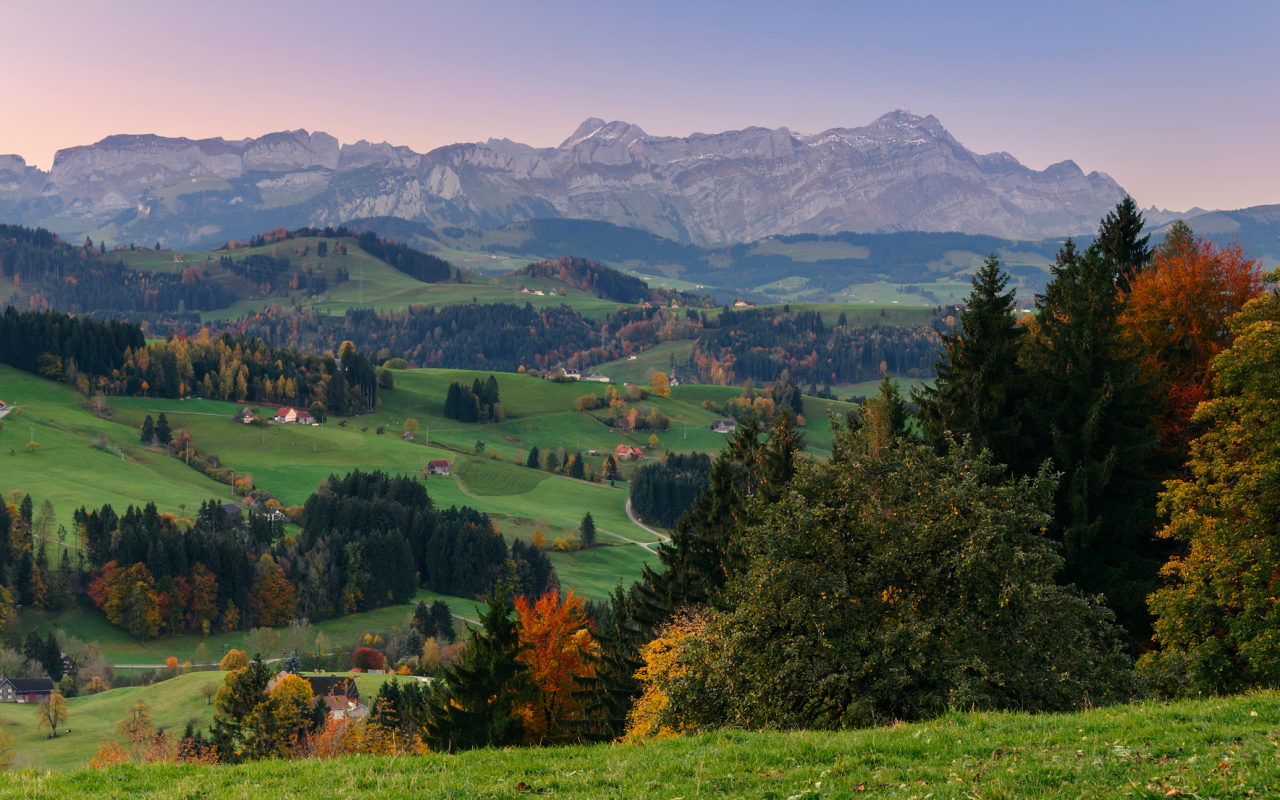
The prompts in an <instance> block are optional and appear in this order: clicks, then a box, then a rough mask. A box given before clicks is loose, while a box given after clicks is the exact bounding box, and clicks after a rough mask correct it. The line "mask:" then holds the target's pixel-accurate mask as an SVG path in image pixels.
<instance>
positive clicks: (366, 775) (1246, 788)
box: [0, 692, 1280, 800]
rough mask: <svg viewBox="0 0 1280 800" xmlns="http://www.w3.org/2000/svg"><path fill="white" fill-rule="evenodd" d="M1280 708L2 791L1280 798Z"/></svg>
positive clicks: (275, 764)
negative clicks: (1278, 763) (1278, 793)
mask: <svg viewBox="0 0 1280 800" xmlns="http://www.w3.org/2000/svg"><path fill="white" fill-rule="evenodd" d="M1278 747H1280V696H1277V694H1276V693H1275V692H1266V693H1262V694H1257V695H1253V696H1243V697H1235V698H1230V699H1226V700H1223V699H1217V698H1215V699H1205V700H1193V701H1186V702H1181V703H1174V704H1159V703H1146V704H1138V705H1133V706H1115V707H1111V708H1101V709H1096V710H1092V711H1087V712H1083V713H1076V714H1043V715H1031V714H1023V713H1002V714H995V713H974V712H970V713H952V714H948V715H946V716H944V717H942V718H940V719H937V720H934V721H931V722H925V723H916V724H909V725H897V726H894V727H891V728H874V729H870V730H860V731H847V732H841V733H818V732H792V733H753V732H746V731H720V732H715V733H707V734H703V735H699V736H689V737H682V738H677V739H668V740H665V741H656V742H650V743H647V744H641V745H596V746H581V747H566V748H559V749H516V750H506V751H503V750H481V751H474V752H467V753H462V754H459V755H429V756H417V757H404V756H401V757H397V758H389V757H377V758H375V757H348V758H343V759H336V760H332V761H265V762H258V763H253V764H246V765H241V766H235V767H216V768H209V767H187V766H159V767H135V766H127V767H117V768H113V769H110V770H103V771H96V770H83V771H78V772H66V773H58V772H49V771H38V770H22V771H14V772H10V773H8V774H6V775H3V776H0V793H3V794H4V795H5V796H8V797H15V798H28V797H30V798H35V797H59V798H68V800H74V799H75V798H90V797H92V798H117V797H129V798H197V797H198V798H207V799H208V800H216V799H217V798H232V797H235V798H241V797H308V798H336V797H347V796H354V795H359V796H370V797H379V798H421V797H488V798H516V797H523V796H528V795H531V794H545V795H548V796H551V795H554V796H556V797H563V798H635V797H646V798H649V797H651V798H663V799H664V800H667V799H669V798H692V797H695V796H702V795H708V796H721V797H760V798H779V799H780V798H788V799H789V800H798V799H799V798H805V799H806V800H817V798H838V797H879V798H895V799H897V798H900V799H901V800H909V798H915V799H916V800H924V799H925V798H930V799H931V800H943V799H944V798H954V799H955V800H960V799H961V798H964V799H965V800H974V799H976V800H1012V798H1072V799H1073V800H1074V798H1081V797H1084V798H1112V797H1131V798H1161V797H1198V798H1210V797H1212V798H1219V799H1220V800H1225V798H1228V797H1231V798H1235V797H1275V796H1276V794H1277V792H1278V791H1280V767H1278V766H1277V758H1278V757H1280V752H1278V750H1277V748H1278Z"/></svg>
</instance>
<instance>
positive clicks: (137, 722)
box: [116, 700, 156, 744]
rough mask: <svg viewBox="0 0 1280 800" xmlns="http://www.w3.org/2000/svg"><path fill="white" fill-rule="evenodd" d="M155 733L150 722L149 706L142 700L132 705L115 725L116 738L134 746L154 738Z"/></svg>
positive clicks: (153, 725)
mask: <svg viewBox="0 0 1280 800" xmlns="http://www.w3.org/2000/svg"><path fill="white" fill-rule="evenodd" d="M155 732H156V726H155V723H153V722H152V721H151V706H149V705H147V704H146V702H145V701H142V700H139V701H138V702H136V703H134V704H133V708H130V709H129V711H128V712H127V713H126V714H125V716H124V719H122V720H120V721H119V722H117V723H116V736H119V737H121V738H122V739H124V740H125V741H126V742H130V743H134V744H136V743H139V742H142V741H144V740H146V739H148V738H150V737H151V736H154V735H155Z"/></svg>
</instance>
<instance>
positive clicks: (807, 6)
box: [0, 0, 1280, 211]
mask: <svg viewBox="0 0 1280 800" xmlns="http://www.w3.org/2000/svg"><path fill="white" fill-rule="evenodd" d="M0 28H3V29H5V31H6V33H5V36H4V37H3V39H4V45H3V46H0V74H2V75H4V76H6V78H5V80H4V82H3V86H2V87H0V109H4V110H3V111H2V112H0V154H3V153H16V154H18V155H21V156H23V157H24V158H26V159H27V162H28V163H30V164H35V165H38V166H40V167H41V168H44V169H48V168H49V167H50V166H51V164H52V163H53V158H54V154H55V152H56V151H57V150H58V149H61V148H64V147H70V146H74V145H81V144H89V143H92V142H95V141H98V140H99V139H102V138H104V137H106V136H109V135H112V134H119V133H154V134H159V135H163V136H186V137H188V138H205V137H214V136H222V137H224V138H227V139H239V138H244V137H256V136H260V135H262V134H265V133H269V132H272V131H278V130H286V129H288V130H292V129H297V128H305V129H307V130H310V131H316V130H322V131H326V132H328V133H330V134H332V135H334V136H336V137H337V138H338V139H339V140H341V141H342V142H354V141H357V140H360V139H368V140H370V141H374V142H377V141H384V140H385V141H389V142H391V143H393V144H397V145H408V146H409V147H411V148H413V149H414V150H416V151H418V152H425V151H428V150H430V149H432V148H435V147H440V146H443V145H447V144H452V143H454V142H460V141H461V142H466V141H482V140H485V139H488V138H490V137H492V138H499V139H500V138H509V139H512V140H515V141H519V142H525V143H528V144H532V145H535V146H554V145H557V144H559V143H560V142H561V141H563V140H564V139H565V138H566V137H568V135H569V134H570V133H571V132H572V131H573V130H574V129H575V128H576V127H577V126H578V124H579V123H581V122H582V121H583V120H584V119H586V118H588V117H601V118H604V119H606V120H615V119H621V120H626V121H628V122H632V123H634V124H636V125H639V126H640V127H641V128H643V129H644V130H645V131H647V132H648V133H650V134H653V135H667V136H685V135H688V134H690V133H694V132H703V133H710V132H718V131H723V130H734V129H741V128H745V127H748V126H753V125H754V126H764V127H769V128H777V127H783V126H785V127H787V128H790V129H791V130H792V131H795V132H801V133H816V132H819V131H822V130H825V129H827V128H832V127H855V126H858V125H865V124H867V123H869V122H871V121H872V120H874V119H875V118H877V117H879V116H880V115H881V114H884V113H886V112H888V111H891V110H893V109H895V108H901V107H903V106H904V104H905V106H906V107H907V108H909V109H910V110H911V111H912V113H915V114H920V115H922V116H923V115H929V114H932V115H933V116H935V117H937V118H938V119H939V120H940V121H941V122H942V124H943V125H944V126H945V127H946V128H947V129H948V130H949V131H950V132H951V133H952V135H954V136H955V137H956V138H957V139H959V140H960V141H961V142H963V143H964V144H965V146H966V147H968V148H969V149H971V150H973V151H975V152H978V153H989V152H995V151H1006V152H1008V153H1011V154H1012V155H1014V156H1015V157H1016V158H1017V159H1018V160H1019V161H1021V162H1022V163H1023V164H1026V165H1027V166H1029V167H1032V168H1033V169H1043V168H1044V167H1046V166H1048V165H1050V164H1053V163H1056V162H1058V161H1063V160H1066V159H1070V160H1073V161H1075V162H1076V163H1077V164H1079V165H1080V167H1081V168H1082V169H1084V170H1085V171H1086V172H1090V171H1093V170H1098V171H1100V172H1105V173H1107V174H1109V175H1111V177H1112V178H1114V179H1115V180H1116V181H1118V182H1119V183H1120V185H1121V186H1123V187H1125V188H1126V189H1127V190H1128V191H1129V192H1130V193H1131V194H1132V195H1133V196H1134V197H1135V199H1137V201H1138V202H1139V203H1140V204H1141V205H1142V206H1144V207H1149V206H1151V205H1155V206H1157V207H1159V208H1167V209H1171V210H1176V211H1183V210H1187V209H1189V208H1191V207H1193V206H1199V207H1202V208H1224V209H1228V208H1241V207H1245V206H1251V205H1262V204H1271V203H1280V56H1278V55H1277V51H1278V49H1280V48H1278V46H1280V3H1277V2H1275V0H1267V1H1266V2H1248V3H1246V2H1230V1H1229V0H1227V1H1224V0H1219V2H1215V3H1205V2H1178V1H1176V0H1166V1H1165V2H1148V1H1147V0H1133V1H1131V2H1118V1H1117V0H1112V2H1106V3H1102V2H1091V1H1090V0H1075V1H1074V2H1070V3H1065V2H1059V3H1028V2H1025V0H1023V1H1022V2H970V3H956V2H954V1H953V0H952V1H950V2H933V0H917V1H916V2H913V3H884V2H874V3H872V2H860V1H858V0H846V2H830V3H828V2H803V1H802V0H793V2H790V3H777V2H769V3H765V2H757V1H756V0H739V1H738V2H699V0H685V1H684V2H666V0H646V1H645V2H635V1H634V0H632V2H625V3H624V2H609V1H608V0H606V1H605V2H600V0H594V1H593V2H554V3H550V2H549V3H539V2H530V1H526V2H516V1H515V0H468V2H465V3H463V2H457V3H435V2H375V1H374V0H362V2H347V3H337V2H328V0H313V1H312V2H306V3H301V2H278V1H276V0H256V2H240V1H239V0H219V2H189V1H185V0H169V2H155V3H152V2H119V3H100V2H63V1H61V0H42V2H40V3H31V2H26V1H25V0H0Z"/></svg>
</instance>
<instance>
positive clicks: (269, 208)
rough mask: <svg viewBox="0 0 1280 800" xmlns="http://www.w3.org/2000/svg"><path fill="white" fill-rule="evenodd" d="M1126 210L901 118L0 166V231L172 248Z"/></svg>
mask: <svg viewBox="0 0 1280 800" xmlns="http://www.w3.org/2000/svg"><path fill="white" fill-rule="evenodd" d="M1124 196H1125V191H1124V189H1123V188H1122V187H1120V186H1119V184H1117V183H1116V182H1115V181H1114V180H1113V179H1112V178H1111V177H1110V176H1108V175H1106V174H1105V173H1102V172H1098V171H1093V172H1090V173H1087V174H1086V173H1085V172H1084V171H1083V170H1082V169H1080V167H1079V166H1078V165H1077V164H1076V163H1075V162H1074V161H1071V160H1064V161H1061V162H1058V163H1057V164H1053V165H1050V166H1048V167H1046V168H1045V169H1044V170H1039V171H1037V170H1032V169H1030V168H1029V167H1026V166H1024V165H1023V164H1021V163H1020V162H1019V161H1018V160H1017V159H1016V158H1015V157H1014V156H1012V155H1011V154H1009V153H1007V152H996V153H988V154H977V153H973V152H972V151H970V150H968V149H967V148H965V147H964V146H963V144H961V143H960V141H959V140H958V139H956V137H955V136H953V135H952V134H951V133H950V132H949V131H948V130H947V129H946V128H945V127H944V126H943V125H942V123H941V122H940V121H939V120H938V119H937V118H936V117H934V116H932V115H930V116H925V117H919V116H915V115H912V114H909V113H907V112H903V111H893V112H890V113H888V114H885V115H883V116H881V117H880V118H878V119H877V120H874V121H873V122H872V123H870V124H869V125H866V126H861V127H853V128H847V127H833V128H828V129H826V130H824V131H821V132H819V133H816V134H811V135H806V134H797V133H793V132H792V131H791V130H790V129H788V128H785V127H782V128H775V129H769V128H763V127H748V128H744V129H742V130H734V131H722V132H720V133H712V134H704V133H694V134H690V135H689V136H684V137H677V136H652V135H650V134H648V133H646V132H645V131H644V129H642V128H641V127H640V126H638V125H635V124H633V123H630V122H625V121H621V120H613V121H605V120H603V119H600V118H596V117H592V118H589V119H587V120H584V121H583V122H582V124H580V125H579V126H578V127H577V128H576V129H575V130H574V132H573V133H572V134H571V135H570V136H569V137H568V138H566V139H565V140H564V141H563V142H561V143H560V144H559V145H558V146H556V147H542V148H539V147H533V146H531V145H527V144H522V143H519V142H514V141H511V140H509V139H500V140H498V139H489V140H488V141H485V142H472V143H457V144H452V145H445V146H443V147H438V148H435V149H433V150H431V151H429V152H427V153H416V152H414V151H413V150H412V149H411V148H408V147H404V146H396V145H391V144H389V143H387V142H380V143H376V144H375V143H372V142H369V141H366V140H360V141H358V142H355V143H351V144H342V143H340V142H339V141H338V140H337V139H336V138H335V137H333V136H330V135H329V134H327V133H324V132H321V131H316V132H309V131H307V130H305V129H298V130H293V131H280V132H275V133H269V134H266V135H264V136H260V137H257V138H245V139H240V140H226V139H222V138H211V139H187V138H181V137H179V138H170V137H161V136H156V135H153V134H118V135H114V136H109V137H106V138H104V139H102V140H100V141H99V142H95V143H94V144H91V145H78V146H74V147H69V148H64V149H62V150H59V151H58V153H57V155H56V157H55V160H54V164H53V166H52V168H51V170H50V171H49V172H43V171H41V170H38V169H36V168H34V167H30V166H27V165H26V163H25V161H24V160H23V159H22V158H21V157H18V156H0V219H2V220H4V221H8V222H16V223H22V224H47V226H49V227H51V229H55V230H58V231H59V232H61V233H66V234H84V233H93V232H95V231H97V232H99V235H104V234H108V235H110V236H112V237H113V238H115V240H117V241H129V240H139V241H147V240H150V239H151V238H153V237H154V238H158V239H161V240H164V241H166V242H173V243H174V244H178V245H183V246H192V245H197V244H206V243H211V242H214V241H217V240H219V239H221V240H223V241H225V240H226V239H230V238H237V237H241V236H247V235H248V234H250V233H252V232H255V231H257V230H262V229H265V228H269V227H274V226H277V225H287V226H297V225H304V224H309V225H326V224H328V225H334V224H340V223H342V222H345V221H348V220H352V219H358V218H363V217H375V216H391V217H399V218H402V219H406V220H410V221H415V222H424V223H429V224H433V225H465V226H470V227H493V226H496V225H502V224H507V223H510V222H519V221H524V220H528V219H534V218H545V217H564V218H578V219H595V220H600V221H606V222H613V223H615V224H620V225H625V226H629V227H636V228H640V229H643V230H647V231H650V232H653V233H656V234H659V235H662V236H666V237H669V238H673V239H676V240H679V241H685V242H692V243H698V244H714V243H717V242H732V241H753V240H757V239H761V238H764V237H766V236H770V235H777V234H783V235H786V234H797V233H822V234H825V233H833V232H839V231H853V232H884V231H896V230H921V231H939V232H945V231H962V232H966V233H979V234H989V235H995V236H1001V237H1005V238H1011V239H1039V238H1044V237H1051V236H1062V235H1070V234H1082V233H1091V232H1092V231H1093V230H1094V229H1095V228H1096V226H1097V221H1098V219H1100V218H1101V217H1102V216H1103V214H1105V213H1106V211H1107V210H1109V209H1110V208H1112V207H1113V206H1114V205H1115V203H1116V202H1118V201H1119V200H1120V199H1122V198H1123V197H1124ZM184 198H187V199H184ZM1163 221H1165V220H1164V219H1154V220H1153V222H1157V223H1159V222H1163Z"/></svg>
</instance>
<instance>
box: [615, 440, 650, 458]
mask: <svg viewBox="0 0 1280 800" xmlns="http://www.w3.org/2000/svg"><path fill="white" fill-rule="evenodd" d="M613 457H614V458H616V459H619V460H621V461H627V460H630V459H632V458H644V451H643V450H641V449H640V448H639V447H632V446H631V445H629V444H620V445H618V446H617V447H615V448H613Z"/></svg>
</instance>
